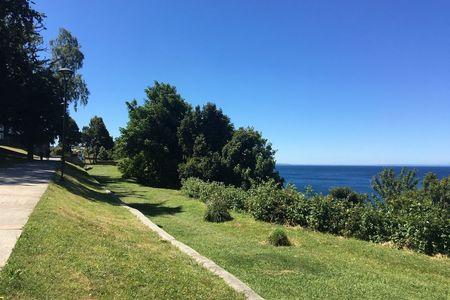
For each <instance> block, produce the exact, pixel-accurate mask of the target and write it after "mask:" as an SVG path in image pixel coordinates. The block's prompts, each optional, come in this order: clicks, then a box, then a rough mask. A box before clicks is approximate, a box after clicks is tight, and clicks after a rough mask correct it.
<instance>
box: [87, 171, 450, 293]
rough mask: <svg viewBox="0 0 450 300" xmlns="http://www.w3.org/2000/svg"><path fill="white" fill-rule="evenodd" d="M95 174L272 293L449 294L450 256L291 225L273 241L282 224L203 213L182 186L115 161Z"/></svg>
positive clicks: (132, 203) (194, 245)
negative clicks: (162, 184) (136, 174)
mask: <svg viewBox="0 0 450 300" xmlns="http://www.w3.org/2000/svg"><path fill="white" fill-rule="evenodd" d="M90 172H91V174H93V175H95V176H97V177H98V178H99V179H100V180H101V182H103V183H104V184H106V186H107V187H108V188H109V189H110V190H112V191H114V192H116V193H117V195H118V196H119V197H120V198H121V199H122V201H124V202H126V203H128V204H129V205H130V206H133V207H135V208H138V209H139V210H140V211H142V212H143V213H144V214H146V215H147V216H148V217H149V218H150V219H151V220H152V221H154V222H155V223H157V224H158V225H160V226H161V227H162V228H163V229H164V230H166V231H167V232H169V233H170V234H172V235H173V236H175V237H176V238H177V239H179V240H180V241H182V242H184V243H186V244H188V245H189V246H191V247H192V248H194V249H196V250H197V251H198V252H200V253H201V254H203V255H205V256H207V257H209V258H211V259H213V260H214V261H216V262H217V263H218V264H219V265H221V266H222V267H224V268H225V269H226V270H228V271H229V272H231V273H233V274H234V275H236V276H237V277H239V278H240V279H241V280H243V281H244V282H246V283H247V284H249V285H250V287H252V288H253V289H254V290H255V291H256V292H257V293H259V294H260V295H262V296H263V297H265V298H267V299H286V298H291V299H292V298H332V299H342V298H347V299H348V298H371V299H393V298H395V299H397V298H398V299H418V298H422V299H424V298H426V299H449V297H450V262H449V259H448V258H446V257H429V256H426V255H422V254H418V253H414V252H410V251H405V250H397V249H392V248H390V247H389V246H386V245H379V244H373V243H369V242H365V241H359V240H355V239H346V238H341V237H337V236H333V235H329V234H322V233H318V232H314V231H310V230H306V229H301V228H298V227H296V228H289V227H287V228H285V230H286V233H287V234H288V237H289V239H290V241H291V242H292V243H293V246H291V247H274V246H270V245H269V244H268V243H267V242H266V240H267V238H268V236H269V234H270V233H271V232H272V231H273V229H274V228H276V226H275V225H272V224H268V223H265V222H259V221H255V220H253V219H252V218H251V217H249V216H248V215H245V214H239V213H232V215H233V217H234V220H233V221H230V222H225V223H218V224H214V223H209V222H205V221H204V220H203V215H204V211H205V205H204V204H203V203H201V202H199V201H197V200H192V199H188V198H186V197H184V196H182V195H181V194H180V192H179V191H176V190H167V189H156V188H149V187H145V186H142V185H139V184H136V183H134V182H132V181H125V180H122V179H121V178H120V173H119V172H118V170H117V168H116V167H114V166H95V167H94V168H93V169H92V170H91V171H90Z"/></svg>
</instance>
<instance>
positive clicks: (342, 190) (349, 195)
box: [328, 186, 367, 204]
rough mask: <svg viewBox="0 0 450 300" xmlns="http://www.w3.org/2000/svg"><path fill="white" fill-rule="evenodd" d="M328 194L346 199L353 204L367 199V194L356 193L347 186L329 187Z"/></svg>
mask: <svg viewBox="0 0 450 300" xmlns="http://www.w3.org/2000/svg"><path fill="white" fill-rule="evenodd" d="M328 195H329V197H331V198H333V199H335V200H341V201H346V202H350V203H353V204H357V203H362V202H364V201H365V200H367V195H364V194H358V193H356V192H354V191H353V190H352V189H351V188H349V187H347V186H340V187H334V188H332V189H330V192H329V194H328Z"/></svg>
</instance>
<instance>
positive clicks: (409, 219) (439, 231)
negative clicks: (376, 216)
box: [387, 191, 450, 255]
mask: <svg viewBox="0 0 450 300" xmlns="http://www.w3.org/2000/svg"><path fill="white" fill-rule="evenodd" d="M398 203H401V204H402V206H399V205H397V206H393V205H391V206H389V205H388V206H387V210H388V212H387V214H388V215H389V218H390V223H389V224H390V226H389V235H390V236H389V239H390V240H392V241H393V242H394V243H395V244H396V245H398V246H399V247H407V248H410V249H415V250H417V251H419V252H423V253H426V254H435V253H443V254H447V255H448V254H449V253H450V249H449V248H450V223H449V222H448V217H449V211H448V208H445V207H443V206H441V205H436V204H435V203H433V200H432V199H431V198H430V196H429V195H427V194H426V193H425V192H423V191H411V192H408V193H404V194H402V195H401V196H400V197H399V199H398V200H397V204H398Z"/></svg>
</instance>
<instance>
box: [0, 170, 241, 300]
mask: <svg viewBox="0 0 450 300" xmlns="http://www.w3.org/2000/svg"><path fill="white" fill-rule="evenodd" d="M67 171H68V174H69V175H70V176H69V177H68V180H66V182H65V183H64V184H62V185H59V184H57V183H52V184H50V186H49V188H48V190H47V192H46V193H45V194H44V196H43V198H42V199H41V201H40V202H39V203H38V205H37V207H36V209H35V211H34V212H33V214H32V215H31V218H30V220H29V222H28V223H27V225H26V226H25V229H24V231H23V233H22V236H21V237H20V239H19V241H18V243H17V245H16V247H15V249H14V251H13V254H12V256H11V257H10V259H9V261H8V264H7V265H6V266H5V268H4V269H3V270H2V272H1V273H0V298H1V296H7V298H8V299H10V298H53V299H55V298H57V299H66V298H77V299H79V298H148V299H161V298H170V299H173V298H180V299H181V298H183V299H185V298H190V299H211V298H214V299H216V298H222V299H234V298H239V297H241V296H239V295H236V293H235V292H234V291H232V290H231V289H230V288H229V287H228V286H226V285H225V283H224V282H223V281H222V280H221V279H219V278H218V277H215V276H212V275H211V273H209V272H208V271H206V270H204V269H203V268H201V267H200V266H198V265H197V264H195V263H193V262H192V261H191V260H190V259H189V258H188V257H187V256H185V255H184V254H182V253H180V252H179V251H177V250H176V249H174V248H173V247H171V246H170V245H169V244H168V243H166V242H164V241H161V240H159V238H158V237H157V236H156V235H155V234H154V233H152V232H151V231H149V229H148V228H146V227H144V226H143V225H142V224H141V223H140V222H139V221H138V220H137V219H136V218H135V217H134V216H133V215H131V214H130V213H129V212H128V211H127V210H126V209H124V208H123V207H120V206H118V205H117V204H116V203H115V202H112V201H111V199H110V198H108V195H105V194H103V193H102V192H101V191H100V190H99V188H100V186H99V185H98V184H97V183H96V182H95V181H93V180H92V178H90V177H89V176H88V175H87V174H85V173H84V171H82V170H80V169H76V168H75V167H71V168H68V170H67Z"/></svg>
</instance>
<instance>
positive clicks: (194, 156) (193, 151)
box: [177, 102, 234, 181]
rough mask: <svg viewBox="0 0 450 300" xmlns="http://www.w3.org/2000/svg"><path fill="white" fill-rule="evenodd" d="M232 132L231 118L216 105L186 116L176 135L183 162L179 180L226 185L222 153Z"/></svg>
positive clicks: (210, 104) (206, 106)
mask: <svg viewBox="0 0 450 300" xmlns="http://www.w3.org/2000/svg"><path fill="white" fill-rule="evenodd" d="M233 130H234V128H233V124H231V122H230V118H229V117H228V116H226V115H224V114H223V112H222V110H221V109H217V107H216V105H215V104H213V103H209V102H208V103H207V104H206V105H204V106H203V107H202V108H201V109H200V107H199V106H197V107H196V108H195V110H194V111H193V112H192V113H189V114H187V115H186V117H185V118H184V119H183V121H181V124H180V127H179V128H178V133H177V134H178V140H179V144H180V147H181V149H182V151H183V158H184V162H183V163H181V164H180V165H179V168H178V170H179V176H180V178H181V179H185V178H189V177H197V178H200V179H202V180H206V181H223V180H224V178H223V175H224V173H223V170H224V168H223V165H222V161H221V152H222V148H223V146H224V145H225V144H226V143H227V142H228V141H229V140H230V139H231V136H232V134H233Z"/></svg>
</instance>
